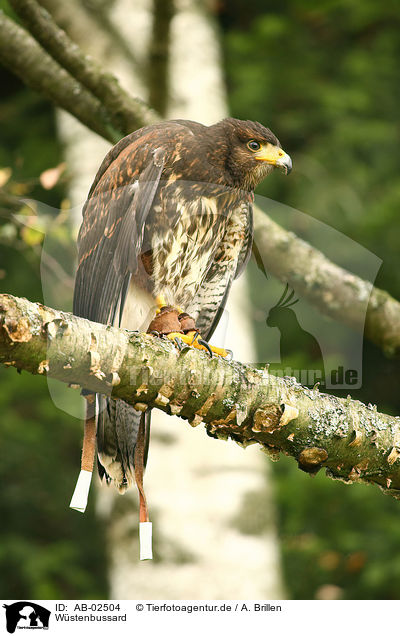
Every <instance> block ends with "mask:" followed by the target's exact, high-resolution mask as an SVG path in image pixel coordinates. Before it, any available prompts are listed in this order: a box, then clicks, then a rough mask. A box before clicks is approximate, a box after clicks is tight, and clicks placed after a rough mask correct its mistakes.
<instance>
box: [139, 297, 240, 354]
mask: <svg viewBox="0 0 400 636" xmlns="http://www.w3.org/2000/svg"><path fill="white" fill-rule="evenodd" d="M157 300H158V299H157ZM147 332H148V333H154V334H157V335H158V334H159V335H160V336H166V337H167V338H168V339H169V340H172V341H174V342H175V343H176V344H177V345H178V346H180V343H182V344H184V345H186V346H189V347H194V348H195V349H201V350H202V351H208V352H209V353H210V355H212V354H213V353H216V354H217V355H219V356H222V357H223V358H226V357H229V355H230V354H231V352H230V351H229V350H228V349H221V348H220V347H214V346H211V345H209V344H208V343H207V342H205V341H204V340H202V339H201V337H200V334H199V330H198V329H197V328H196V325H195V322H194V320H193V318H192V317H191V316H189V314H187V313H185V312H182V311H181V310H180V309H175V308H174V307H169V306H163V307H160V308H159V309H158V311H157V315H156V317H155V318H154V319H153V320H152V321H151V323H150V325H149V328H148V330H147Z"/></svg>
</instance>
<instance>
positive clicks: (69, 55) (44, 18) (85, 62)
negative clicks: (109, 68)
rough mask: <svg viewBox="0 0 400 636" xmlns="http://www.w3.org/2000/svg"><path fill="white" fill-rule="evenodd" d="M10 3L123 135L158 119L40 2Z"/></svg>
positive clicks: (34, 0) (34, 34)
mask: <svg viewBox="0 0 400 636" xmlns="http://www.w3.org/2000/svg"><path fill="white" fill-rule="evenodd" d="M10 4H11V6H12V7H13V9H14V10H15V12H16V13H17V14H18V15H19V17H20V18H21V19H22V20H23V22H24V24H25V25H26V27H27V29H28V30H29V31H30V33H31V34H32V35H33V37H34V38H36V40H37V41H38V42H39V43H40V44H41V46H42V47H43V48H44V49H45V51H46V52H47V53H48V54H49V55H51V56H52V57H53V58H54V60H56V61H57V62H58V64H60V66H62V67H63V68H64V69H65V70H66V71H68V73H70V75H72V77H74V78H75V80H77V81H78V82H80V84H81V85H82V86H84V87H85V88H86V89H87V90H88V91H90V92H91V93H92V94H93V95H94V96H95V97H97V98H98V100H99V101H100V102H101V104H102V105H103V107H104V108H105V109H106V111H107V114H108V116H109V118H110V121H111V122H112V124H113V126H114V127H115V129H116V130H118V131H120V136H123V135H127V134H128V133H130V132H132V131H133V130H135V129H136V128H140V127H141V126H146V125H149V124H151V123H154V122H155V121H156V120H157V116H156V114H155V113H154V112H153V111H152V110H151V109H150V108H149V107H148V106H147V105H146V104H144V103H143V102H142V101H141V100H140V99H137V98H134V97H132V96H131V95H129V93H127V92H126V91H125V90H124V89H123V88H122V87H121V86H120V84H119V82H118V80H117V78H116V77H114V76H113V75H112V74H111V73H105V72H104V71H103V70H102V69H101V67H100V65H99V64H98V63H97V62H96V61H95V60H93V59H92V58H91V57H89V56H87V55H85V54H84V53H83V52H82V50H81V49H80V48H79V46H78V45H77V44H75V43H74V42H73V41H72V40H71V39H70V38H69V36H68V35H67V34H66V32H65V31H63V29H61V28H60V27H59V26H57V24H56V23H55V22H54V20H53V18H52V16H51V15H50V13H48V11H46V9H45V8H44V7H41V6H39V4H38V3H37V2H36V0H10Z"/></svg>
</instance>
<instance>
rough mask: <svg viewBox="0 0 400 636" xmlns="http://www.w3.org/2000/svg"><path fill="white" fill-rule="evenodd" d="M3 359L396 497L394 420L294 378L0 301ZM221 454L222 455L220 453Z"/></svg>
mask: <svg viewBox="0 0 400 636" xmlns="http://www.w3.org/2000/svg"><path fill="white" fill-rule="evenodd" d="M0 361H1V362H2V363H3V364H4V365H6V366H9V367H15V368H17V369H24V370H26V371H29V372H30V373H36V374H37V373H38V374H42V375H48V376H49V377H52V378H56V379H58V380H61V381H62V382H67V383H69V384H70V385H72V386H74V387H76V388H80V387H83V388H85V389H88V390H91V391H96V392H99V393H103V394H107V395H111V394H112V395H113V397H115V398H120V399H124V400H126V401H127V402H129V403H130V404H133V405H134V406H135V408H136V409H137V410H139V411H144V410H146V409H147V408H150V407H152V408H159V409H161V410H163V411H165V412H166V413H169V414H174V415H179V416H180V417H182V418H184V419H187V420H189V423H190V424H191V425H192V426H196V425H198V424H200V423H204V425H205V427H206V430H207V433H208V434H209V435H211V436H213V437H216V438H220V439H227V438H228V437H231V438H232V439H233V440H235V441H236V442H237V443H239V444H241V445H243V446H247V445H249V444H254V443H258V444H260V446H261V448H262V449H264V450H265V451H266V452H267V453H268V454H269V455H271V456H272V457H273V458H275V457H276V456H277V455H278V454H279V452H280V451H283V452H284V453H286V454H288V455H292V456H293V457H295V458H296V460H297V461H298V463H299V466H300V468H302V469H303V470H306V471H308V472H315V471H317V470H319V469H320V468H321V467H325V468H326V469H327V474H328V475H329V476H331V477H333V478H337V479H342V480H345V481H347V482H348V483H351V482H355V481H364V482H369V483H375V484H378V485H379V486H380V487H381V488H382V489H383V490H384V491H385V492H386V493H388V494H390V495H392V496H394V497H396V498H400V418H399V417H392V416H389V415H385V414H383V413H378V412H377V410H376V408H375V407H373V406H371V405H368V406H365V405H364V404H362V403H361V402H358V401H355V400H351V399H350V398H348V399H339V398H337V397H334V396H330V395H325V394H320V393H319V392H318V391H317V390H310V389H307V388H304V387H302V386H301V385H300V384H298V383H297V382H296V381H295V380H294V379H293V378H277V377H274V376H272V375H270V374H269V373H268V371H267V370H264V371H262V370H259V369H254V368H251V367H249V366H247V365H243V364H240V363H238V362H227V361H225V360H223V359H222V358H220V357H214V358H212V359H210V358H209V357H208V354H206V353H202V352H200V351H196V350H194V349H191V348H188V349H185V350H183V351H181V352H179V351H178V350H177V349H176V348H175V346H174V345H173V344H172V343H171V342H169V341H167V340H162V339H158V338H155V337H154V336H152V335H148V334H142V333H138V332H130V331H125V330H122V329H117V328H116V327H110V326H105V325H101V324H98V323H94V322H90V321H88V320H84V319H83V318H77V317H76V316H73V315H71V314H67V313H63V312H60V311H56V310H54V309H50V308H48V307H44V306H43V305H40V304H33V303H31V302H29V301H28V300H26V299H24V298H16V297H14V296H10V295H7V294H3V295H0ZM221 452H223V451H222V449H221Z"/></svg>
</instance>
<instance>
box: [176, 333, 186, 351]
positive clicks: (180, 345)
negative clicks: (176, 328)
mask: <svg viewBox="0 0 400 636" xmlns="http://www.w3.org/2000/svg"><path fill="white" fill-rule="evenodd" d="M174 342H175V344H176V346H177V347H178V349H179V351H182V349H184V346H183V342H182V340H180V339H179V338H178V336H175V338H174Z"/></svg>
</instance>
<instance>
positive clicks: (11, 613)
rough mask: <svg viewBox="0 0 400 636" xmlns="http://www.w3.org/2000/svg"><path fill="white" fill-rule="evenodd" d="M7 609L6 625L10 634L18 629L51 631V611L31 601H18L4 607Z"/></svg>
mask: <svg viewBox="0 0 400 636" xmlns="http://www.w3.org/2000/svg"><path fill="white" fill-rule="evenodd" d="M3 607H5V609H6V621H7V623H6V625H7V631H8V633H9V634H13V633H14V632H15V630H16V629H49V618H50V613H51V612H50V611H49V610H48V609H46V608H45V607H42V606H41V605H37V603H32V602H31V601H18V603H12V604H11V605H3Z"/></svg>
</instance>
